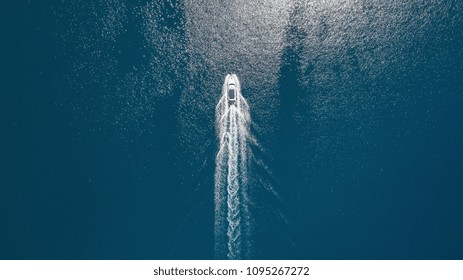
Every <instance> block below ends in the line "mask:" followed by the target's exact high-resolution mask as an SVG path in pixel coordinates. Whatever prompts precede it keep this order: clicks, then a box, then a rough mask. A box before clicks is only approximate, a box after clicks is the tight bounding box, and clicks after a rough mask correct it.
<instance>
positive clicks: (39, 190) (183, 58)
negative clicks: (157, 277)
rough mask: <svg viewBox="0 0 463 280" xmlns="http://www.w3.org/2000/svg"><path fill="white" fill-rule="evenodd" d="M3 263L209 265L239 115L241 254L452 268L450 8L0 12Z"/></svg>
mask: <svg viewBox="0 0 463 280" xmlns="http://www.w3.org/2000/svg"><path fill="white" fill-rule="evenodd" d="M3 6H4V7H3V9H2V10H3V14H4V15H2V16H1V17H0V18H1V19H2V24H1V25H2V44H1V54H2V56H1V66H2V67H1V77H2V78H1V82H0V91H1V93H2V97H3V98H2V102H1V103H0V104H1V105H2V109H1V110H0V112H1V116H2V117H1V120H2V131H3V132H2V137H1V141H0V143H1V153H0V163H1V169H0V170H1V174H2V176H1V181H0V182H1V183H0V259H212V258H214V251H213V249H214V240H213V230H214V213H213V212H214V200H213V196H214V193H213V191H214V178H213V176H214V159H215V154H216V153H217V139H216V134H215V130H214V113H215V112H214V109H215V106H216V104H217V102H218V100H219V98H220V93H221V87H222V83H223V79H224V77H225V75H226V74H228V73H236V74H237V75H238V77H239V78H240V81H241V87H242V94H243V96H244V97H245V98H246V99H247V100H248V102H249V104H250V110H251V115H252V119H253V121H252V124H251V129H252V133H253V135H254V136H255V138H256V139H257V141H258V142H259V146H258V147H253V148H252V154H253V159H254V160H255V162H254V164H252V165H251V174H250V176H251V178H249V179H250V182H251V186H250V187H251V188H252V191H251V194H252V196H251V197H252V202H251V203H250V208H251V213H252V221H253V226H254V227H253V238H252V242H251V243H252V251H253V255H252V258H257V259H462V258H463V239H462V238H461V236H462V232H463V223H462V221H463V183H462V182H463V148H462V143H463V48H462V47H461V46H462V45H463V33H462V30H463V4H462V3H461V2H460V1H456V0H433V1H424V0H408V1H402V2H396V1H394V2H392V3H388V1H379V0H378V1H354V0H344V1H241V0H236V1H218V0H217V1H193V0H185V1H167V0H165V1H153V2H150V1H141V0H140V1H123V0H99V1H48V2H47V4H43V3H35V2H34V1H19V2H18V3H14V4H11V3H10V4H5V5H3Z"/></svg>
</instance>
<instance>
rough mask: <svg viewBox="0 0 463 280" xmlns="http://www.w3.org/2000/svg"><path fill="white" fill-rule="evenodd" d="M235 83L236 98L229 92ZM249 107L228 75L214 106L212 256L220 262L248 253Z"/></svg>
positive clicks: (238, 87) (233, 76) (235, 79)
mask: <svg viewBox="0 0 463 280" xmlns="http://www.w3.org/2000/svg"><path fill="white" fill-rule="evenodd" d="M233 83H234V84H235V94H236V95H235V97H234V98H233V97H231V96H230V95H229V93H228V90H229V86H230V84H233ZM250 123H251V118H250V114H249V106H248V104H247V102H246V100H245V99H244V98H243V96H242V95H241V88H240V84H239V81H238V78H237V77H236V75H227V77H226V78H225V83H224V86H223V88H222V97H221V98H220V101H219V103H218V104H217V107H216V131H217V136H218V138H219V151H218V153H217V156H216V168H215V253H216V257H217V258H219V259H223V258H227V259H242V258H245V257H246V256H245V254H246V252H248V251H249V248H247V247H249V244H248V243H249V240H248V239H249V233H250V231H249V228H250V223H249V211H248V206H247V205H248V201H249V197H248V177H247V176H248V160H247V157H248V153H249V151H248V141H249V140H250V139H252V137H251V135H250V132H249V131H250V130H249V125H250Z"/></svg>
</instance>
